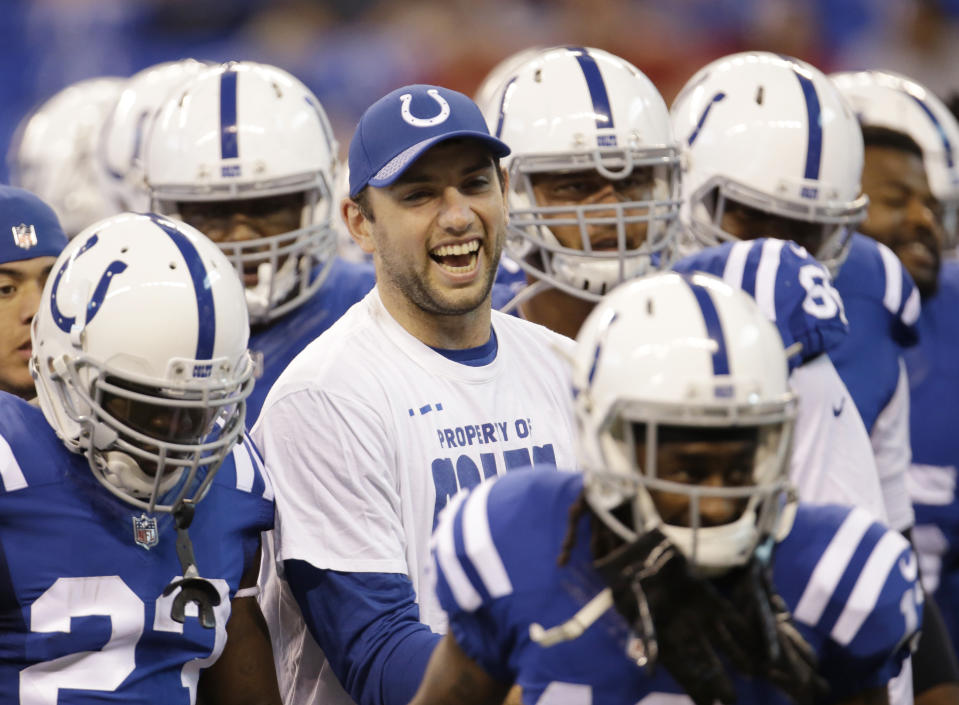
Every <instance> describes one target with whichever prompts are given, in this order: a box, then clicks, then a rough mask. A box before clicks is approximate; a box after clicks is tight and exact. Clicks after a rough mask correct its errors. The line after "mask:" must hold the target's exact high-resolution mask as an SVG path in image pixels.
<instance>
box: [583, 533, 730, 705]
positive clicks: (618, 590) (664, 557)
mask: <svg viewBox="0 0 959 705" xmlns="http://www.w3.org/2000/svg"><path fill="white" fill-rule="evenodd" d="M595 567H596V569H597V570H598V571H599V572H600V574H601V575H603V577H604V578H605V579H606V581H607V583H608V584H609V585H610V587H611V588H612V591H613V599H614V601H615V604H616V609H617V610H618V611H619V612H620V614H622V615H623V616H624V617H625V618H626V619H627V621H628V622H629V623H630V624H631V625H633V632H634V633H635V634H636V635H637V636H638V638H639V640H640V642H641V643H642V645H643V649H642V650H643V651H644V655H643V659H642V660H639V661H638V663H640V665H643V664H644V662H647V661H648V665H649V666H653V665H654V664H655V663H657V662H659V663H662V665H663V666H664V667H665V668H666V669H667V670H668V671H669V673H670V675H672V676H673V678H674V679H675V680H676V682H677V683H679V685H680V686H681V687H682V688H683V690H684V691H686V693H687V694H688V695H689V696H690V697H691V698H692V699H693V701H694V702H695V703H696V705H713V703H714V702H716V701H717V700H718V701H719V702H722V703H726V704H727V705H728V704H730V703H733V702H734V701H735V699H736V693H735V689H734V687H733V683H732V680H731V679H730V677H729V674H728V673H727V672H726V669H725V667H724V666H723V663H722V661H721V660H720V658H719V654H722V653H725V654H726V655H727V656H729V657H730V660H731V661H733V662H734V663H735V662H738V661H742V660H745V658H746V655H745V653H743V651H742V649H741V648H740V646H739V644H740V643H742V642H741V641H740V639H741V638H742V636H743V633H744V631H745V630H746V629H748V625H747V624H746V622H745V621H743V620H741V619H739V617H738V612H737V610H736V609H735V608H734V607H733V606H732V604H730V603H729V601H728V600H726V599H724V598H723V597H722V596H721V595H720V594H719V593H718V592H717V591H716V590H715V588H714V587H713V586H712V585H711V584H710V583H709V581H707V580H702V579H700V578H697V577H695V576H693V575H692V574H691V573H690V571H689V569H688V566H687V564H686V559H685V557H684V556H683V554H682V553H681V552H680V551H679V550H678V549H677V548H676V547H675V546H673V544H672V543H671V542H670V541H669V540H668V539H667V538H666V537H665V536H664V535H663V534H662V533H661V532H659V531H655V530H654V531H650V532H647V533H646V534H645V535H644V536H642V537H641V538H640V539H638V540H637V541H636V542H635V543H633V544H630V545H628V546H623V547H622V548H620V549H618V550H616V551H614V552H613V553H611V554H610V555H608V556H606V557H605V558H603V559H602V560H600V561H597V562H596V564H595ZM720 615H721V616H722V617H721V618H720Z"/></svg>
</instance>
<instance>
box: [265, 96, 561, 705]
mask: <svg viewBox="0 0 959 705" xmlns="http://www.w3.org/2000/svg"><path fill="white" fill-rule="evenodd" d="M508 153H509V150H508V148H507V147H506V145H505V144H503V143H502V142H500V141H499V140H497V139H495V138H493V137H491V136H490V134H489V131H488V130H487V127H486V123H485V122H484V120H483V116H482V114H481V113H480V111H479V108H477V106H476V105H475V104H474V103H473V102H472V101H471V100H470V99H469V98H467V97H466V96H464V95H462V94H460V93H457V92H455V91H450V90H447V89H445V88H440V87H437V86H426V85H414V86H407V87H404V88H400V89H398V90H396V91H393V92H392V93H390V94H388V95H386V96H385V97H383V98H381V99H380V100H379V101H377V102H376V103H374V104H373V105H372V106H371V107H370V108H369V109H368V110H367V111H366V113H364V115H363V117H362V118H361V120H360V123H359V125H358V127H357V129H356V133H355V135H354V137H353V141H352V143H351V145H350V155H349V169H350V191H349V198H348V199H345V200H344V201H343V203H342V205H341V212H342V215H343V218H344V220H345V221H346V224H347V226H348V228H349V230H350V233H351V234H352V236H353V238H354V240H355V241H356V242H357V243H358V244H359V246H360V247H361V248H362V249H363V250H364V251H365V252H367V253H369V254H370V255H371V256H372V259H373V264H374V267H375V270H376V287H375V289H374V290H373V291H372V292H371V293H370V294H369V295H368V296H367V297H366V298H365V299H363V301H361V302H360V303H358V304H356V305H355V306H354V307H353V308H351V309H350V310H349V311H348V312H347V313H346V314H345V315H344V316H343V318H341V319H340V320H339V321H338V322H337V323H336V324H335V325H334V326H333V327H331V328H330V329H329V330H328V331H327V332H326V333H324V334H323V335H321V336H320V337H319V338H318V339H317V340H316V341H315V342H314V343H313V344H311V345H310V346H309V347H307V348H306V349H305V350H304V351H303V352H302V353H301V354H300V355H299V356H298V357H297V358H296V359H295V360H294V361H293V362H292V363H291V365H290V366H289V367H288V368H287V369H286V371H285V372H284V373H283V374H282V375H281V376H280V378H279V380H277V382H276V384H275V385H274V387H273V389H272V390H271V392H270V394H269V396H268V397H267V399H266V402H265V404H264V407H263V412H262V414H261V416H260V418H259V420H258V422H257V424H256V426H255V427H254V431H253V433H254V434H255V437H256V438H257V439H258V440H259V441H260V442H262V444H263V445H262V446H261V448H262V450H263V453H264V459H265V462H266V464H267V466H268V467H269V469H270V470H271V472H272V476H273V477H274V478H275V485H274V486H275V489H276V499H277V520H278V522H279V523H278V526H277V530H276V532H275V536H274V542H275V543H274V554H275V556H276V561H275V563H274V564H273V565H272V568H273V569H274V571H273V572H274V574H272V575H265V576H263V577H262V578H261V584H262V585H263V597H262V604H263V605H264V612H265V614H266V616H267V621H268V623H269V625H270V631H271V636H272V638H273V643H274V648H275V652H276V658H277V665H278V669H277V670H278V671H279V679H280V682H281V690H282V691H283V694H284V697H285V701H286V702H287V703H294V704H299V703H314V702H322V703H324V704H325V705H330V704H335V703H349V702H353V701H355V702H358V703H361V704H362V705H367V704H370V705H372V704H373V703H377V704H380V703H384V704H387V705H394V704H396V705H399V704H401V703H406V702H408V701H409V699H410V698H411V697H412V696H413V694H414V693H415V692H416V688H417V686H418V684H419V682H420V679H421V678H422V675H423V672H424V670H425V667H426V663H427V661H428V659H429V656H430V654H431V653H432V650H433V647H434V646H435V644H436V643H437V641H438V639H439V633H442V632H444V631H445V628H446V617H445V614H444V612H443V611H442V609H441V608H440V606H439V604H438V602H437V601H436V597H435V595H434V594H433V591H432V587H431V582H430V579H429V575H428V572H427V568H428V564H429V537H430V532H431V531H432V529H433V527H434V526H435V521H436V516H437V513H438V512H439V510H440V509H442V508H443V507H444V506H445V505H446V504H447V502H448V501H449V499H450V498H451V497H452V496H453V495H455V494H456V493H457V492H458V491H459V490H460V489H464V488H467V487H472V486H474V485H478V484H479V483H480V482H481V481H483V480H486V479H488V478H491V477H495V476H497V475H501V474H504V473H506V472H508V471H510V470H513V469H519V468H526V467H529V466H540V465H550V466H552V465H554V464H561V463H562V462H567V463H574V461H575V457H574V454H573V447H572V443H573V441H572V439H573V436H574V433H573V431H574V428H573V421H572V412H571V409H570V408H569V403H568V400H567V399H566V394H567V390H568V389H569V385H570V377H569V369H568V364H567V363H566V362H565V360H564V359H563V358H562V356H561V355H560V353H561V352H562V351H564V350H566V351H568V350H569V349H570V348H571V345H572V342H571V341H570V340H568V339H567V338H564V337H562V336H560V335H557V334H556V333H553V332H552V331H549V330H547V329H545V328H543V327H541V326H538V325H536V324H534V323H530V322H528V321H523V320H520V319H518V318H515V317H513V316H508V315H505V314H502V313H500V312H494V311H492V310H491V293H490V292H491V289H492V286H493V280H494V278H495V275H496V268H497V263H498V261H499V256H500V251H501V249H502V247H503V238H504V236H505V233H506V202H505V193H506V188H507V182H506V175H505V174H504V172H503V171H502V170H501V169H500V166H499V159H500V158H501V157H503V156H505V155H506V154H508Z"/></svg>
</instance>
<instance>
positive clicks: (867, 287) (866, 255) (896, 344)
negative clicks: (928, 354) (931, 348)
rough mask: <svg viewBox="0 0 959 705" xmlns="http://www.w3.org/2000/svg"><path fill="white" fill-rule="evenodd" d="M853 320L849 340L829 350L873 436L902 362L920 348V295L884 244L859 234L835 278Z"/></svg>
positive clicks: (892, 390)
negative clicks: (906, 351) (915, 347)
mask: <svg viewBox="0 0 959 705" xmlns="http://www.w3.org/2000/svg"><path fill="white" fill-rule="evenodd" d="M835 285H836V289H838V290H839V294H840V295H841V296H842V300H843V303H844V304H845V307H846V316H847V318H848V319H849V335H848V336H846V337H845V338H844V339H843V340H842V341H841V344H840V345H839V346H838V347H837V348H835V349H833V350H830V351H829V357H830V359H832V362H833V365H835V367H836V371H837V372H839V376H840V377H842V381H843V382H845V384H846V387H847V388H848V389H849V393H850V394H851V395H852V398H853V401H854V402H855V403H856V407H857V408H858V409H859V413H860V415H861V416H862V421H863V423H864V424H865V425H866V430H867V431H869V432H870V433H872V429H873V425H874V424H875V422H876V419H877V417H878V416H879V413H880V412H881V411H882V410H883V409H884V408H885V406H886V404H887V403H888V402H889V400H890V399H891V398H892V396H893V393H894V392H895V390H896V384H897V383H898V381H899V358H900V356H901V354H902V350H903V348H904V347H908V346H911V345H914V344H915V343H916V340H917V337H918V332H917V329H916V321H917V319H918V318H919V309H920V304H919V291H918V289H916V285H915V284H914V283H913V281H912V277H910V276H909V273H908V272H907V271H906V270H905V268H904V267H903V266H902V263H901V262H900V261H899V258H898V257H896V255H895V254H893V252H892V250H890V249H889V248H888V247H886V246H885V245H883V244H881V243H878V242H876V241H875V240H873V239H872V238H870V237H866V236H865V235H861V234H859V233H855V234H854V235H853V237H852V246H851V247H850V249H849V256H848V257H847V258H846V261H845V262H843V265H842V267H841V268H840V270H839V275H838V276H837V277H836V282H835Z"/></svg>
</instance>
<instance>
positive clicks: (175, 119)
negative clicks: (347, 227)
mask: <svg viewBox="0 0 959 705" xmlns="http://www.w3.org/2000/svg"><path fill="white" fill-rule="evenodd" d="M336 153H337V146H336V141H335V140H334V138H333V132H332V129H331V128H330V123H329V121H328V119H327V117H326V113H325V112H324V110H323V108H322V106H321V105H320V102H319V100H317V98H316V96H314V95H313V93H312V92H311V91H310V90H309V89H308V88H307V87H306V86H304V85H303V84H302V83H301V82H300V81H298V80H297V79H296V78H294V77H293V76H291V75H290V74H289V73H287V72H286V71H283V70H282V69H278V68H275V67H273V66H267V65H264V64H257V63H253V62H248V61H243V62H230V63H227V64H223V65H221V66H218V67H216V68H213V69H211V70H208V71H205V72H203V73H201V74H200V75H198V76H196V77H195V78H194V79H192V80H191V81H190V82H188V83H187V84H186V85H185V86H183V88H181V89H179V90H177V91H175V92H174V94H173V95H172V96H170V98H169V100H168V101H167V102H166V103H165V104H164V105H163V106H162V107H161V109H160V111H159V112H158V113H157V115H156V117H155V118H154V122H153V127H152V128H151V130H150V134H149V137H148V139H147V147H146V181H147V188H148V190H149V192H150V196H151V204H152V208H153V209H154V210H156V211H157V212H159V213H163V214H165V215H170V216H173V217H178V216H179V215H180V213H179V208H180V204H181V203H183V202H186V201H192V202H220V203H222V202H227V201H237V200H246V199H256V198H264V197H268V196H278V195H283V194H295V193H302V194H303V195H304V205H303V213H302V217H301V227H300V228H298V229H296V230H293V231H291V232H286V233H281V234H279V235H275V236H273V237H267V238H259V239H255V240H247V241H244V242H221V243H218V244H219V246H220V248H221V249H222V250H223V252H224V253H226V255H227V257H229V258H230V261H232V262H233V264H234V266H235V267H236V269H237V271H238V272H240V273H241V275H242V274H243V273H244V271H246V272H247V273H249V272H250V271H251V270H252V271H254V272H256V274H257V275H258V284H257V285H256V286H255V287H248V288H247V289H246V293H247V304H248V307H249V310H250V317H251V320H252V321H254V322H263V321H267V320H270V319H273V318H276V317H278V316H281V315H283V314H284V313H286V312H287V311H290V310H291V309H293V308H295V307H296V306H298V305H300V304H301V303H303V302H304V301H306V300H307V299H308V298H309V297H310V296H311V295H312V294H313V293H314V292H315V291H316V290H317V289H318V288H319V287H320V285H321V284H322V283H323V278H324V277H325V275H326V273H327V272H328V271H329V265H330V264H331V263H332V261H333V257H334V255H335V252H336V235H335V233H333V230H332V228H331V223H330V219H331V215H332V204H333V199H332V194H333V187H334V182H335V176H334V164H335V158H336Z"/></svg>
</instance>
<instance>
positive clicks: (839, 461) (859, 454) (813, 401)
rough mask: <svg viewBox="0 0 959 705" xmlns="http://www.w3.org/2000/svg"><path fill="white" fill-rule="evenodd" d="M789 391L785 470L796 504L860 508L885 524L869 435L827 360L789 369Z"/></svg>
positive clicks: (880, 489) (840, 380)
mask: <svg viewBox="0 0 959 705" xmlns="http://www.w3.org/2000/svg"><path fill="white" fill-rule="evenodd" d="M789 386H790V387H792V389H793V391H794V392H796V394H797V395H798V396H799V409H798V411H797V415H796V430H795V436H794V439H793V455H792V461H791V463H790V468H789V478H790V479H791V480H792V482H793V484H794V485H795V486H796V489H797V491H798V492H799V498H800V499H802V500H803V501H805V502H831V503H836V504H850V505H852V506H855V507H861V508H862V509H865V510H866V511H868V512H869V513H870V514H872V516H873V517H875V518H876V519H878V520H879V521H881V522H883V523H887V521H888V516H887V514H886V505H885V501H884V498H883V489H882V485H881V482H880V477H879V471H878V470H877V469H876V458H875V456H874V455H873V447H872V443H871V441H870V439H869V434H868V432H867V431H866V427H865V425H864V424H863V422H862V417H861V416H860V415H859V411H858V410H857V409H856V404H855V402H854V401H853V400H852V396H850V394H849V390H848V389H846V385H845V384H843V381H842V379H841V378H840V377H839V373H838V372H836V368H835V367H834V366H833V364H832V361H831V360H830V359H829V356H828V355H819V356H818V357H816V358H813V359H812V360H809V361H808V362H806V363H805V364H803V365H801V366H800V367H797V368H796V369H794V370H793V371H792V374H790V376H789Z"/></svg>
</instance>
